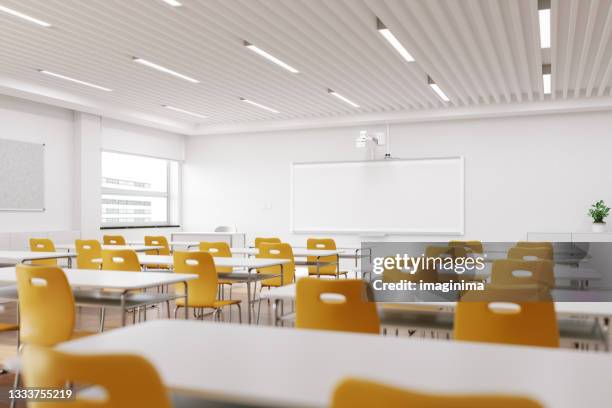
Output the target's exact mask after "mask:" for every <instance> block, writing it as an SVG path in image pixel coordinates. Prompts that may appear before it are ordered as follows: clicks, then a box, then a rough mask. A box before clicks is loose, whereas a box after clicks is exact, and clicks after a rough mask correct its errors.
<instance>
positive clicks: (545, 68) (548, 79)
mask: <svg viewBox="0 0 612 408" xmlns="http://www.w3.org/2000/svg"><path fill="white" fill-rule="evenodd" d="M542 85H543V87H544V93H545V94H546V95H550V93H551V92H552V74H551V72H550V64H545V65H542Z"/></svg>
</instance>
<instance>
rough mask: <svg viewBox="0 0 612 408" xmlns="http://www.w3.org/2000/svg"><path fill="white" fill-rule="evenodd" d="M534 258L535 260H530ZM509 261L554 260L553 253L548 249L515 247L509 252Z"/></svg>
mask: <svg viewBox="0 0 612 408" xmlns="http://www.w3.org/2000/svg"><path fill="white" fill-rule="evenodd" d="M530 258H533V259H530ZM508 259H522V260H535V259H548V260H551V261H552V260H553V251H552V249H550V248H546V247H535V248H526V247H513V248H510V250H509V251H508Z"/></svg>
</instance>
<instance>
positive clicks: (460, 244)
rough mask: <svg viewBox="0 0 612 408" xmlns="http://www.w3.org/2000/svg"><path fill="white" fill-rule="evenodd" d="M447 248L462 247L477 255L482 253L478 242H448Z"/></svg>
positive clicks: (482, 250)
mask: <svg viewBox="0 0 612 408" xmlns="http://www.w3.org/2000/svg"><path fill="white" fill-rule="evenodd" d="M448 246H458V247H463V248H465V249H469V250H470V251H472V252H476V253H478V254H482V253H484V248H483V246H482V242H480V241H450V242H449V243H448Z"/></svg>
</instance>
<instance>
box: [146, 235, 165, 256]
mask: <svg viewBox="0 0 612 408" xmlns="http://www.w3.org/2000/svg"><path fill="white" fill-rule="evenodd" d="M144 242H145V245H146V246H158V247H163V248H161V249H153V250H151V251H146V252H145V254H147V255H170V245H169V244H168V239H167V238H166V237H164V236H163V235H160V236H145V237H144Z"/></svg>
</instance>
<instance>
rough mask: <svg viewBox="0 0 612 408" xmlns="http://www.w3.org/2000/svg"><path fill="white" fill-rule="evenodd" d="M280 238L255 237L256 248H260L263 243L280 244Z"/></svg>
mask: <svg viewBox="0 0 612 408" xmlns="http://www.w3.org/2000/svg"><path fill="white" fill-rule="evenodd" d="M280 243H281V240H280V238H255V248H259V246H260V245H261V244H280Z"/></svg>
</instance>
